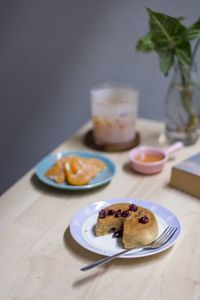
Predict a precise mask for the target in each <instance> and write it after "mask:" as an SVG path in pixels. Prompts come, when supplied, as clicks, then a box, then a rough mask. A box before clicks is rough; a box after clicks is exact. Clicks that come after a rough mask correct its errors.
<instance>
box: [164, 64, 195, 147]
mask: <svg viewBox="0 0 200 300" xmlns="http://www.w3.org/2000/svg"><path fill="white" fill-rule="evenodd" d="M195 71H196V69H195V68H194V67H193V68H192V69H191V70H190V69H189V68H186V67H184V66H183V65H180V64H179V65H177V66H176V67H175V72H174V76H173V78H172V81H171V83H170V85H169V88H168V91H167V96H166V99H165V108H164V115H165V135H166V137H167V140H168V142H169V143H174V142H176V141H182V142H183V143H184V144H185V145H191V144H194V143H195V142H196V141H197V139H198V137H199V128H200V87H199V85H198V84H197V82H196V78H195Z"/></svg>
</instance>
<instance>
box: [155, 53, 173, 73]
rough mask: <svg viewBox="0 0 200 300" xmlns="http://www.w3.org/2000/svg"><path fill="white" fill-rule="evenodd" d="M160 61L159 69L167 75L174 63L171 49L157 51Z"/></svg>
mask: <svg viewBox="0 0 200 300" xmlns="http://www.w3.org/2000/svg"><path fill="white" fill-rule="evenodd" d="M157 52H158V56H159V61H160V69H161V71H162V72H163V73H164V75H165V76H167V75H168V73H169V70H170V69H171V67H172V66H173V64H174V53H173V50H172V49H169V50H166V51H157Z"/></svg>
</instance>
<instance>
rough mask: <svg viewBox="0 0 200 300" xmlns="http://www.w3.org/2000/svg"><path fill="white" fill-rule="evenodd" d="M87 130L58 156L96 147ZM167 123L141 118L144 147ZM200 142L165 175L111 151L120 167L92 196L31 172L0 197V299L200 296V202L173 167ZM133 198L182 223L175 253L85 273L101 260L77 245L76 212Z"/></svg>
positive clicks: (115, 263) (194, 148) (177, 157)
mask: <svg viewBox="0 0 200 300" xmlns="http://www.w3.org/2000/svg"><path fill="white" fill-rule="evenodd" d="M89 126H90V124H87V125H86V126H84V127H83V128H82V129H81V130H80V131H79V132H78V133H77V134H76V135H74V136H73V137H72V138H71V139H70V140H68V141H67V142H65V143H63V144H62V145H61V146H59V147H58V148H57V149H56V151H58V150H59V151H63V150H74V149H82V150H90V149H88V148H87V147H86V146H84V145H83V143H82V137H83V135H84V134H85V133H86V131H87V130H88V128H89ZM162 128H163V127H162V124H161V123H158V122H153V121H148V120H140V121H139V123H138V131H139V132H140V134H141V143H142V144H153V145H157V144H158V137H159V135H160V133H161V132H162ZM199 149H200V143H197V144H195V145H193V146H190V147H187V148H185V149H183V150H181V151H180V152H178V153H176V154H175V155H174V156H173V158H174V159H171V160H170V161H169V162H168V163H167V165H166V166H165V168H164V170H163V172H162V173H160V174H158V175H154V176H142V175H136V174H134V173H133V172H132V171H130V169H129V167H128V165H127V162H128V152H123V153H109V154H106V155H107V156H108V157H109V158H111V159H112V160H113V161H114V162H115V163H116V166H117V173H116V176H114V178H113V180H112V181H111V183H110V184H108V185H106V186H104V187H101V188H98V189H96V190H91V191H88V192H84V193H83V192H82V193H81V192H78V193H77V192H76V193H74V192H67V191H59V190H54V189H51V188H48V187H46V186H45V185H43V184H42V183H40V182H38V181H37V180H36V178H35V176H34V170H31V171H30V172H29V173H28V174H26V175H25V176H24V177H23V178H22V179H20V180H19V181H18V182H17V183H16V184H15V185H14V186H12V187H11V188H10V189H9V190H8V191H7V192H6V193H5V194H4V195H3V196H2V197H1V200H0V278H1V279H0V299H2V300H10V299H13V300H14V299H15V300H23V299H24V300H30V299H37V300H39V299H48V300H50V299H59V300H60V299H61V300H62V299H69V300H71V299H72V300H74V299H77V300H80V299H89V300H98V299H99V300H102V299H131V300H134V299H148V300H150V299H153V300H155V299H167V300H169V299H170V300H171V299H176V300H179V299H181V300H184V299H186V300H188V299H190V300H191V299H194V300H197V299H200V221H199V220H200V200H199V199H197V198H194V197H192V196H189V195H187V194H184V193H182V192H180V191H178V190H175V189H172V188H170V187H169V185H168V182H169V177H170V170H171V167H172V166H173V165H174V164H176V163H177V162H179V161H181V160H182V159H184V158H186V157H188V156H190V155H192V154H194V153H196V152H197V151H199ZM124 196H125V197H133V198H134V197H135V198H137V199H145V200H147V201H153V202H155V203H159V204H161V205H164V206H166V207H168V208H169V209H170V210H171V211H173V213H174V214H176V215H177V217H178V218H179V219H180V221H181V223H182V234H181V237H180V239H179V240H178V241H177V243H176V244H175V245H174V246H173V247H171V248H170V249H169V250H167V251H165V252H163V253H161V254H157V255H154V256H150V257H146V258H138V259H134V258H131V259H116V260H115V261H113V262H112V263H110V264H107V265H104V266H102V267H99V268H96V269H93V270H90V271H88V272H81V271H80V267H82V266H84V265H86V264H88V263H90V262H91V261H93V260H96V259H99V258H101V257H102V256H100V255H97V254H94V253H92V252H89V251H88V250H86V249H84V248H82V247H81V246H79V245H78V244H77V243H76V242H75V241H74V240H73V238H72V237H71V235H70V233H69V223H70V220H71V218H72V217H73V216H74V214H75V213H76V212H77V211H78V210H79V209H81V208H83V207H84V206H86V205H87V204H89V203H92V202H95V201H100V200H107V199H110V198H115V197H116V198H121V197H124Z"/></svg>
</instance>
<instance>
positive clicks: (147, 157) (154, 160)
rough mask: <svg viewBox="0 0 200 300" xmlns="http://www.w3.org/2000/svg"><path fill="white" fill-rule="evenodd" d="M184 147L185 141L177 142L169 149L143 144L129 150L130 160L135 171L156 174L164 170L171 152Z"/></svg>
mask: <svg viewBox="0 0 200 300" xmlns="http://www.w3.org/2000/svg"><path fill="white" fill-rule="evenodd" d="M181 148H183V143H181V142H177V143H175V144H173V145H171V146H170V147H169V148H167V149H162V148H159V147H153V146H141V147H137V148H134V149H133V150H131V151H130V152H129V160H130V164H131V167H132V169H133V170H134V171H136V172H139V173H142V174H156V173H159V172H161V171H162V169H163V167H164V164H165V163H166V161H167V159H168V156H169V154H171V153H173V152H175V151H177V150H179V149H181Z"/></svg>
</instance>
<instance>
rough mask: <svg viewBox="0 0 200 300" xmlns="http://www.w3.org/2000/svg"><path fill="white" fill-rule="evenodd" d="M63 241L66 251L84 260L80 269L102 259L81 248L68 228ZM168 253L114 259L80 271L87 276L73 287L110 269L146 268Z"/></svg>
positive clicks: (85, 282) (100, 256)
mask: <svg viewBox="0 0 200 300" xmlns="http://www.w3.org/2000/svg"><path fill="white" fill-rule="evenodd" d="M63 240H64V245H65V247H66V249H67V250H68V251H70V252H73V254H74V255H75V256H76V257H77V258H83V259H84V260H83V265H80V268H81V267H83V266H86V265H88V264H90V263H92V262H94V261H96V260H99V259H101V258H103V257H104V256H102V255H99V254H96V253H93V252H91V251H89V250H87V249H85V248H83V247H82V246H80V245H79V244H78V243H77V242H76V241H75V240H74V239H73V237H72V236H71V233H70V230H69V227H68V228H67V229H66V231H65V233H64V236H63ZM169 252H170V249H167V250H165V251H163V252H161V253H157V254H154V255H152V256H148V257H140V258H116V259H114V260H113V261H111V262H109V263H107V264H105V265H102V266H99V267H96V268H94V269H91V270H88V271H86V272H82V271H81V270H80V275H81V274H82V275H83V273H84V274H87V275H88V276H84V277H83V278H82V277H81V278H80V279H77V280H76V281H75V282H74V283H73V287H80V286H82V285H84V284H87V282H89V281H91V280H94V279H95V278H96V277H98V276H102V275H103V274H105V273H106V272H107V271H108V270H110V269H116V268H119V267H123V270H124V268H127V269H130V268H133V267H137V266H138V265H139V266H142V265H146V266H148V265H149V264H151V263H153V262H154V261H157V260H159V259H162V258H163V257H164V256H165V255H167V253H169ZM80 261H81V260H80Z"/></svg>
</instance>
